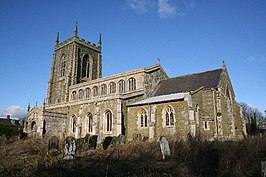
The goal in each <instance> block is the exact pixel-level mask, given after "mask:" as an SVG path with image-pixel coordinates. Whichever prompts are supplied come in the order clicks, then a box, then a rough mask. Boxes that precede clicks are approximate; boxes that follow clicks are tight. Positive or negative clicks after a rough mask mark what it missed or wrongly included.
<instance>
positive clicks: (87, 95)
mask: <svg viewBox="0 0 266 177" xmlns="http://www.w3.org/2000/svg"><path fill="white" fill-rule="evenodd" d="M90 97H91V89H90V88H86V89H85V98H90Z"/></svg>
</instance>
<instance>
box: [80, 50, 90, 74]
mask: <svg viewBox="0 0 266 177" xmlns="http://www.w3.org/2000/svg"><path fill="white" fill-rule="evenodd" d="M89 72H90V63H89V55H88V54H86V55H85V56H84V57H83V59H82V78H84V77H87V78H88V77H89Z"/></svg>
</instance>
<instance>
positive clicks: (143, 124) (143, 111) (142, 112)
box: [139, 109, 148, 127]
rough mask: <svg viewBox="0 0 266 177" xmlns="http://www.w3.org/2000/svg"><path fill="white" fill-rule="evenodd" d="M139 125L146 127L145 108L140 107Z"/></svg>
mask: <svg viewBox="0 0 266 177" xmlns="http://www.w3.org/2000/svg"><path fill="white" fill-rule="evenodd" d="M139 118H140V127H148V116H147V113H146V111H145V109H142V110H141V111H140V113H139Z"/></svg>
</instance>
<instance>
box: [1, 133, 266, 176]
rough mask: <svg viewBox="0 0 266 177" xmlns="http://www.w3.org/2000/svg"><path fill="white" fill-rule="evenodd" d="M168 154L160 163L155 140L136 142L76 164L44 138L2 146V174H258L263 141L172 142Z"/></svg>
mask: <svg viewBox="0 0 266 177" xmlns="http://www.w3.org/2000/svg"><path fill="white" fill-rule="evenodd" d="M170 149H171V156H170V157H169V158H168V159H166V160H165V161H163V160H162V156H161V151H160V146H159V143H158V142H152V143H149V142H134V143H130V144H126V145H116V146H113V147H110V148H108V149H107V150H105V151H104V150H102V149H98V150H88V148H87V147H86V146H85V147H83V149H81V150H79V151H78V153H77V156H76V158H75V159H74V160H70V161H67V160H62V157H63V152H61V153H59V154H58V155H57V156H53V157H52V156H50V155H48V154H47V144H45V143H44V142H43V141H42V140H38V139H34V140H30V139H28V140H24V141H23V140H17V141H14V142H12V143H8V144H2V145H0V176H38V177H41V176H64V177H65V176H66V177H68V176H69V177H73V176H104V177H107V176H112V177H115V176H121V177H122V176H123V177H125V176H180V177H185V176H187V177H194V176H202V177H205V176H210V177H215V176H219V177H222V176H224V177H233V176H240V177H241V176H243V177H244V176H254V177H258V176H260V171H261V167H260V162H261V161H263V160H266V138H248V139H245V140H243V141H240V142H215V141H214V142H206V141H202V140H200V139H198V138H189V139H188V140H187V141H182V140H177V139H174V138H172V139H171V140H170Z"/></svg>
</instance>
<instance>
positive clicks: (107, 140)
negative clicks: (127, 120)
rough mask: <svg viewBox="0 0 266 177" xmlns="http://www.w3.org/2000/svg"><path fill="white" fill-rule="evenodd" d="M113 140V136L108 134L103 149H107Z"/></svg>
mask: <svg viewBox="0 0 266 177" xmlns="http://www.w3.org/2000/svg"><path fill="white" fill-rule="evenodd" d="M112 140H113V137H111V136H108V137H106V138H105V139H104V141H103V149H104V150H106V149H107V148H108V147H109V145H110V144H111V142H112Z"/></svg>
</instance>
